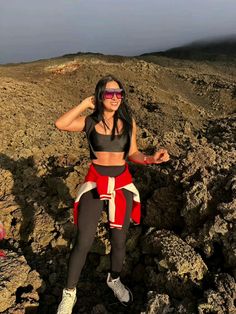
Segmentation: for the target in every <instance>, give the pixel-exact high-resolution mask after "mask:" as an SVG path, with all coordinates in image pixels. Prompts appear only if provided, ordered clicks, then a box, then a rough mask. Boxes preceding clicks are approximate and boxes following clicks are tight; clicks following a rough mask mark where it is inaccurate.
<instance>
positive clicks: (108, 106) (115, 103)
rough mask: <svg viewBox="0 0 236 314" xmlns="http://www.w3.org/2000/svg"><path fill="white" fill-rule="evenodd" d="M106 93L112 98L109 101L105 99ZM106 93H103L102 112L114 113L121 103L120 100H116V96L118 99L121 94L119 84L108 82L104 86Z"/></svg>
mask: <svg viewBox="0 0 236 314" xmlns="http://www.w3.org/2000/svg"><path fill="white" fill-rule="evenodd" d="M106 91H107V92H108V94H110V96H109V97H112V98H110V99H109V98H105V94H106ZM106 91H105V93H104V98H103V105H104V110H105V111H109V112H111V111H116V110H117V109H118V108H119V106H120V104H121V101H122V99H119V98H117V95H118V97H119V95H120V93H121V89H120V86H119V84H118V83H117V82H115V81H111V82H108V83H107V84H106ZM113 92H114V93H113ZM116 92H117V94H116Z"/></svg>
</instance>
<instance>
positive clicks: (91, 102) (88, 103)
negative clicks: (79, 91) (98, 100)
mask: <svg viewBox="0 0 236 314" xmlns="http://www.w3.org/2000/svg"><path fill="white" fill-rule="evenodd" d="M81 104H82V105H83V106H85V107H86V108H89V109H92V110H94V109H95V98H94V96H89V97H87V98H85V99H84V100H83V101H82V102H81Z"/></svg>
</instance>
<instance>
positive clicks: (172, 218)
mask: <svg viewBox="0 0 236 314" xmlns="http://www.w3.org/2000/svg"><path fill="white" fill-rule="evenodd" d="M177 195H178V193H177V191H176V189H175V188H174V187H173V186H168V187H161V188H158V189H157V190H156V191H155V192H154V194H153V196H152V197H151V198H150V199H149V200H148V201H147V213H146V216H145V218H144V220H143V223H144V224H145V225H147V226H149V227H156V228H158V229H163V228H167V229H171V228H173V227H175V226H177V225H180V217H179V209H180V202H179V201H178V199H177Z"/></svg>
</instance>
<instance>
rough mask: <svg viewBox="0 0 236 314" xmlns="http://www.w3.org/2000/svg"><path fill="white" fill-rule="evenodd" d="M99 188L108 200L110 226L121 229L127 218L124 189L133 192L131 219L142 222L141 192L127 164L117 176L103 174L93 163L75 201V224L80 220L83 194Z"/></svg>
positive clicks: (99, 192)
mask: <svg viewBox="0 0 236 314" xmlns="http://www.w3.org/2000/svg"><path fill="white" fill-rule="evenodd" d="M94 188H97V191H98V194H99V197H100V200H108V205H109V224H110V228H118V229H121V228H122V226H123V223H124V219H125V212H126V198H125V196H124V193H123V191H122V189H126V190H129V191H130V192H132V193H133V208H132V213H131V219H132V221H133V222H134V223H135V224H139V223H140V217H141V210H140V208H141V206H140V198H139V192H138V190H137V188H136V187H135V185H134V184H133V182H132V176H131V174H130V172H129V169H128V164H126V165H125V170H124V172H123V173H121V174H120V175H119V176H117V177H109V176H103V175H101V174H99V173H98V172H97V170H96V169H95V167H94V166H93V164H91V165H90V168H89V170H88V173H87V175H86V177H85V181H84V183H83V184H82V185H81V186H80V188H79V191H78V194H77V197H76V199H75V202H74V224H76V225H77V221H78V206H79V200H80V198H81V196H82V195H83V194H84V193H86V192H88V191H89V190H92V189H94Z"/></svg>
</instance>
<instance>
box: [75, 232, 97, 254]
mask: <svg viewBox="0 0 236 314" xmlns="http://www.w3.org/2000/svg"><path fill="white" fill-rule="evenodd" d="M93 240H94V239H91V238H89V237H82V236H78V237H77V239H76V242H75V244H74V247H73V249H74V250H79V251H85V252H88V251H89V250H90V248H91V246H92V244H93Z"/></svg>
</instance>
